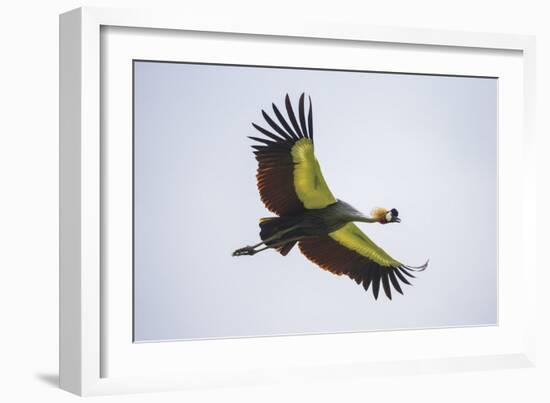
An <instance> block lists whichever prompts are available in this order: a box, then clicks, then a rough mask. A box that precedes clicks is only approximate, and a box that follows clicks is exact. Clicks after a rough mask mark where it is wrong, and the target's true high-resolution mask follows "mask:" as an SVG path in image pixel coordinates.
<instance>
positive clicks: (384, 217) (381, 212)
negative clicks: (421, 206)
mask: <svg viewBox="0 0 550 403" xmlns="http://www.w3.org/2000/svg"><path fill="white" fill-rule="evenodd" d="M370 214H371V216H372V217H373V218H375V219H376V220H377V221H378V222H379V223H380V224H388V223H390V222H401V219H400V218H399V217H398V215H399V212H398V211H397V210H396V209H394V208H392V209H391V210H388V209H386V208H383V207H375V208H373V209H372V211H371V213H370Z"/></svg>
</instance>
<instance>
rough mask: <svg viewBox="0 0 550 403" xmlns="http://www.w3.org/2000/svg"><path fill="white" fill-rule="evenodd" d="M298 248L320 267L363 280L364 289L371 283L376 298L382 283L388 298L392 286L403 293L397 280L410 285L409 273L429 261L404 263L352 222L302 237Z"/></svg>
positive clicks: (357, 280)
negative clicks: (413, 263)
mask: <svg viewBox="0 0 550 403" xmlns="http://www.w3.org/2000/svg"><path fill="white" fill-rule="evenodd" d="M300 250H301V251H302V253H303V254H304V255H305V256H306V257H307V258H308V259H309V260H311V261H312V262H314V263H315V264H317V265H318V266H319V267H321V268H323V269H325V270H328V271H330V272H332V273H334V274H337V275H342V274H345V275H347V276H348V277H350V278H351V279H353V280H355V281H356V282H357V284H361V283H362V284H363V287H364V288H365V290H367V291H368V289H369V287H370V286H371V285H372V292H373V295H374V297H375V298H376V299H377V298H378V293H379V290H380V285H381V284H382V288H383V289H384V293H385V294H386V296H387V297H388V298H389V299H391V298H392V294H391V290H392V287H393V289H395V290H396V291H397V292H399V293H400V294H403V291H402V289H401V285H400V282H402V283H405V284H409V285H410V282H409V281H408V280H407V277H415V276H414V274H412V272H415V271H422V270H424V269H425V268H426V267H427V265H428V262H426V263H425V264H424V265H422V266H419V267H412V266H407V265H404V264H403V263H401V262H399V261H398V260H396V259H394V258H392V257H391V256H390V255H388V254H387V253H386V252H385V251H384V250H383V249H382V248H380V247H379V246H377V245H376V244H375V243H374V242H373V241H371V240H370V238H369V237H367V236H366V235H365V233H364V232H363V231H361V230H360V229H359V227H357V225H355V224H354V223H348V224H346V225H345V226H343V227H342V228H340V229H339V230H337V231H334V232H331V233H330V234H328V235H326V236H322V237H316V238H308V239H304V240H302V241H300ZM405 276H407V277H405Z"/></svg>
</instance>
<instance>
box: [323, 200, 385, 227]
mask: <svg viewBox="0 0 550 403" xmlns="http://www.w3.org/2000/svg"><path fill="white" fill-rule="evenodd" d="M333 206H334V208H336V209H337V211H338V212H339V215H340V216H341V217H345V220H346V221H348V222H349V221H358V222H368V223H375V222H378V220H376V219H375V218H372V217H367V216H366V215H364V214H363V213H361V212H360V211H359V210H357V209H355V208H354V207H353V206H351V205H349V204H348V203H346V202H345V201H342V200H338V202H337V203H336V204H334V205H333Z"/></svg>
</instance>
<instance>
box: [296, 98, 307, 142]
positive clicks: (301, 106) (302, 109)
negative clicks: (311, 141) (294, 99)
mask: <svg viewBox="0 0 550 403" xmlns="http://www.w3.org/2000/svg"><path fill="white" fill-rule="evenodd" d="M304 99H305V94H304V93H303V92H302V95H300V101H299V102H298V112H299V117H300V126H301V127H302V133H303V134H304V137H305V138H309V136H308V133H307V126H306V112H305V106H304Z"/></svg>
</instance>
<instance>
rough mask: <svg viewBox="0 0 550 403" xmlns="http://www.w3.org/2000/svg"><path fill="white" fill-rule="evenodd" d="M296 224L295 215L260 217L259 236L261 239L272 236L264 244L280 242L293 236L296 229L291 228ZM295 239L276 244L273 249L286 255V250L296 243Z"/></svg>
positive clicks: (288, 250) (269, 244)
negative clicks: (278, 234)
mask: <svg viewBox="0 0 550 403" xmlns="http://www.w3.org/2000/svg"><path fill="white" fill-rule="evenodd" d="M296 224H297V220H296V217H268V218H260V238H261V239H262V241H265V240H266V239H269V238H273V237H275V238H274V239H272V240H269V241H267V242H266V243H265V244H266V245H267V246H271V245H273V244H275V243H280V242H282V241H284V240H285V239H290V238H294V237H295V236H296V231H295V230H292V227H294V226H295V225H296ZM277 233H281V236H280V237H277ZM296 242H297V241H289V242H287V243H284V244H283V245H280V246H277V247H276V248H275V249H276V250H277V251H278V252H279V253H280V254H281V255H283V256H286V255H288V252H290V250H291V249H292V248H293V247H294V245H296Z"/></svg>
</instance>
